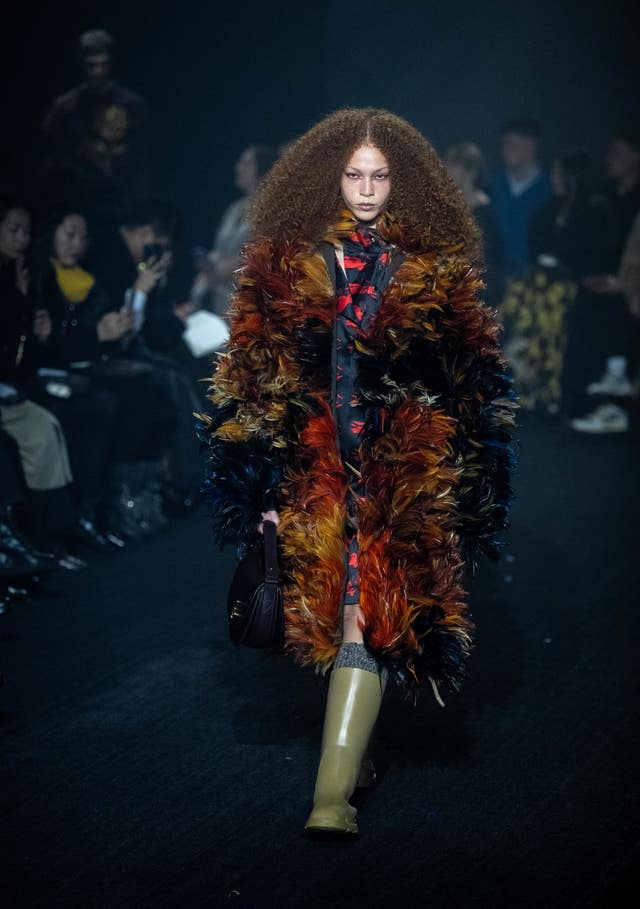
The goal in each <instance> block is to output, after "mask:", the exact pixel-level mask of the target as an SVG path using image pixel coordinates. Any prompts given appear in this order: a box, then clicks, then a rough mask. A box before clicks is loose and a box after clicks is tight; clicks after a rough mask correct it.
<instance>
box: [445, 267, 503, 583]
mask: <svg viewBox="0 0 640 909" xmlns="http://www.w3.org/2000/svg"><path fill="white" fill-rule="evenodd" d="M445 286H446V287H447V302H446V304H445V305H444V307H443V314H442V338H441V344H442V358H443V366H444V373H445V383H446V392H445V394H446V396H447V397H448V402H447V403H448V407H447V409H448V411H449V412H450V413H451V414H452V415H453V416H454V417H455V419H456V422H457V430H456V435H455V438H454V442H453V447H454V458H455V462H456V466H457V467H458V469H459V471H460V481H459V486H458V508H457V515H456V524H457V527H456V529H457V532H458V534H459V536H460V541H461V545H462V551H463V554H464V556H465V559H466V561H467V563H468V564H469V565H470V566H471V567H472V568H475V565H476V561H477V557H478V554H479V553H480V552H484V553H485V554H486V555H487V556H489V558H491V559H494V560H495V559H497V558H498V556H499V553H500V549H501V548H502V546H503V545H504V543H503V541H502V540H501V539H500V533H501V531H503V530H505V529H506V528H507V527H508V525H509V509H510V506H511V503H512V500H513V491H512V488H511V479H512V475H513V471H514V468H515V466H516V460H515V451H514V442H515V439H514V431H515V426H516V421H515V414H516V409H517V400H516V395H515V392H514V388H513V380H512V377H511V375H510V371H509V367H508V364H507V362H506V360H505V358H504V356H503V353H502V350H501V347H500V335H501V331H502V326H501V324H500V322H499V320H498V316H497V313H496V312H495V310H493V309H491V308H490V307H488V306H487V305H485V304H484V303H483V302H482V301H481V299H480V296H481V294H482V291H483V289H484V284H483V282H482V280H481V278H480V276H479V274H478V272H477V271H476V270H475V269H473V268H470V267H459V266H458V267H454V268H453V269H451V271H450V272H449V275H448V277H447V279H446V280H445Z"/></svg>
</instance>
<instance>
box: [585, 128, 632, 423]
mask: <svg viewBox="0 0 640 909" xmlns="http://www.w3.org/2000/svg"><path fill="white" fill-rule="evenodd" d="M607 175H608V177H609V184H608V187H607V198H608V200H609V202H610V205H611V208H612V212H613V230H612V236H611V259H610V262H609V267H608V269H604V268H600V269H597V268H595V267H594V268H592V269H591V273H590V274H589V275H588V276H587V277H586V278H585V281H584V284H585V286H586V287H587V288H588V290H590V291H591V292H592V293H594V294H597V295H598V296H599V297H600V301H601V302H600V306H601V307H602V309H603V312H604V318H601V320H600V321H601V324H600V331H599V346H598V351H599V356H598V355H597V353H596V356H595V357H594V358H593V360H592V361H591V363H590V366H591V376H592V378H593V371H594V370H595V369H597V368H598V364H599V363H600V364H604V372H603V374H602V375H601V378H600V379H598V380H596V381H592V382H590V383H589V384H588V385H587V389H586V390H587V393H588V394H590V395H593V396H599V397H600V398H601V403H600V404H598V405H597V406H596V407H595V409H593V410H592V411H590V412H589V413H587V414H586V416H583V417H578V418H576V419H574V420H573V421H572V424H571V425H572V426H573V428H574V429H576V430H578V431H579V432H587V433H596V434H601V433H610V432H626V431H627V430H628V429H629V415H628V412H627V410H626V409H625V407H624V406H622V405H623V404H624V402H625V400H628V399H629V398H631V397H632V396H633V394H634V387H633V384H632V382H631V380H630V378H629V375H630V374H633V372H635V371H636V370H637V368H638V348H639V346H640V339H639V336H638V324H637V320H636V319H634V318H633V314H632V310H631V308H630V303H632V299H633V295H631V296H629V294H628V291H627V287H628V284H629V282H628V275H627V276H626V277H625V273H626V272H627V271H628V256H627V258H625V251H626V250H627V249H628V245H629V239H630V237H631V236H632V230H633V226H634V223H635V220H636V218H637V216H638V212H640V135H638V134H635V133H633V132H632V131H621V132H619V133H617V134H616V135H615V136H614V137H613V138H612V140H611V142H610V143H609V149H608V153H607Z"/></svg>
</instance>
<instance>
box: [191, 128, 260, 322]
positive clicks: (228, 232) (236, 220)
mask: <svg viewBox="0 0 640 909" xmlns="http://www.w3.org/2000/svg"><path fill="white" fill-rule="evenodd" d="M277 158H278V154H277V152H276V151H274V150H273V149H271V148H268V147H266V146H264V145H251V146H249V148H245V150H244V151H243V152H242V154H241V155H240V157H239V158H238V160H237V161H236V165H235V187H236V189H238V190H239V191H240V193H241V195H240V197H239V198H238V199H236V200H235V202H232V203H231V205H229V207H228V208H227V209H226V210H225V212H224V214H223V215H222V218H221V220H220V224H219V225H218V229H217V232H216V236H215V239H214V242H213V247H212V249H211V251H210V252H209V254H208V256H207V257H206V258H205V259H204V260H202V262H201V263H200V271H199V273H198V275H197V276H196V279H195V281H194V284H193V287H192V290H191V301H192V302H193V303H194V305H195V306H197V307H206V308H208V309H211V310H212V311H213V312H214V313H215V314H216V315H218V316H223V317H226V316H227V309H228V307H229V300H230V298H231V293H232V290H233V273H234V272H235V271H236V269H237V268H238V267H239V265H240V252H241V250H242V247H243V246H244V244H245V242H246V239H247V228H248V224H247V212H248V210H249V206H250V205H251V202H252V199H253V197H254V196H255V193H256V191H257V189H258V187H259V186H260V183H261V181H262V180H263V179H264V177H265V176H266V175H267V173H268V172H269V170H270V169H271V167H272V166H273V165H274V164H275V162H276V160H277Z"/></svg>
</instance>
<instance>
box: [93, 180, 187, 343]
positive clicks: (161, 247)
mask: <svg viewBox="0 0 640 909" xmlns="http://www.w3.org/2000/svg"><path fill="white" fill-rule="evenodd" d="M177 229H178V214H177V212H176V210H175V208H174V207H173V206H172V205H170V204H168V203H166V202H164V201H162V200H160V199H156V198H145V199H140V200H137V201H135V202H133V203H132V204H131V206H130V208H129V211H128V212H126V213H125V214H124V216H123V218H122V219H121V223H120V225H119V226H118V227H117V228H115V229H114V230H113V231H111V233H110V235H109V236H108V237H107V236H105V237H103V238H101V239H100V241H99V243H98V245H97V246H96V248H95V249H93V250H92V253H91V257H90V261H89V265H90V268H91V271H92V273H93V274H95V275H96V278H97V279H98V280H99V281H100V284H101V285H102V287H103V288H104V290H105V291H106V293H107V295H108V297H109V299H110V301H111V305H112V307H113V309H114V310H122V309H123V308H124V310H125V311H129V312H131V313H132V316H133V331H134V335H135V337H134V340H135V343H134V345H133V347H134V349H135V350H136V351H140V350H142V351H144V352H145V353H158V354H164V355H168V356H174V357H180V356H182V355H184V353H185V351H184V346H183V345H182V335H183V333H184V330H185V316H184V314H183V313H182V310H181V309H180V308H179V307H177V306H176V305H175V303H173V301H172V300H171V297H170V296H169V293H168V290H167V284H168V276H169V270H170V268H171V265H172V257H173V253H172V246H173V241H174V237H175V234H176V231H177Z"/></svg>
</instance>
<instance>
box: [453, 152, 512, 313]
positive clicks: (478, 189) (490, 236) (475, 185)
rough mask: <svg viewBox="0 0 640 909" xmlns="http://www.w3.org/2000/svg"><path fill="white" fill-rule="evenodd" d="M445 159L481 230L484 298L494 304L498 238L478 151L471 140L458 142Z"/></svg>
mask: <svg viewBox="0 0 640 909" xmlns="http://www.w3.org/2000/svg"><path fill="white" fill-rule="evenodd" d="M445 163H446V165H447V170H448V171H449V173H450V174H451V177H452V178H453V180H454V181H455V183H456V185H457V186H458V188H459V189H460V190H461V191H462V194H463V195H464V197H465V199H466V201H467V204H468V205H469V208H470V209H471V211H472V212H473V216H474V218H475V219H476V222H477V223H478V227H479V228H480V230H481V231H482V238H483V247H484V265H485V278H484V280H485V283H486V285H487V287H486V290H485V292H484V298H485V300H486V302H487V303H489V304H490V305H491V306H497V305H498V304H499V303H500V301H501V300H502V294H503V264H502V240H501V238H500V231H499V229H498V224H497V221H496V217H495V212H494V210H493V205H492V203H491V199H490V198H489V196H488V195H487V193H486V191H485V165H484V160H483V157H482V152H481V151H480V149H479V148H478V146H477V145H475V144H474V143H473V142H459V143H458V144H457V145H452V146H450V147H449V148H448V149H447V151H446V154H445Z"/></svg>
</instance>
